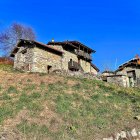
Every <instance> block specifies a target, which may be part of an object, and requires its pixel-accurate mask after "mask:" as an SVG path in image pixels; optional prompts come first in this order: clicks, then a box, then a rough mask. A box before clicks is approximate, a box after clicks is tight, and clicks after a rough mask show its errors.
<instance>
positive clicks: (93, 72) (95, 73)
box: [91, 66, 98, 75]
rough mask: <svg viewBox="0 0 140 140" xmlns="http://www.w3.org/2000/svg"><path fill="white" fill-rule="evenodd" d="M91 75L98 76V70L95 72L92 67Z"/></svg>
mask: <svg viewBox="0 0 140 140" xmlns="http://www.w3.org/2000/svg"><path fill="white" fill-rule="evenodd" d="M91 73H92V74H94V75H97V74H98V72H97V70H95V69H94V68H93V67H92V66H91Z"/></svg>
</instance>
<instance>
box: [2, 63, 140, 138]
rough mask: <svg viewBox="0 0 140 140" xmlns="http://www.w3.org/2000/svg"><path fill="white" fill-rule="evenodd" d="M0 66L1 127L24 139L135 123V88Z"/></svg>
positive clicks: (90, 134) (95, 132)
mask: <svg viewBox="0 0 140 140" xmlns="http://www.w3.org/2000/svg"><path fill="white" fill-rule="evenodd" d="M3 68H4V70H1V72H0V124H1V129H3V127H7V129H10V130H16V131H17V132H18V134H19V135H20V136H21V137H24V138H27V139H32V138H33V137H35V138H37V139H48V140H53V139H54V140H56V139H57V140H59V139H60V140H63V139H64V140H69V139H72V138H73V139H79V140H82V139H83V140H91V139H93V138H95V139H101V138H102V137H106V136H107V135H108V134H112V133H115V132H118V131H120V130H127V129H131V128H134V127H137V128H138V127H139V125H140V122H138V121H136V120H134V119H133V118H134V116H136V115H138V114H140V89H132V88H128V89H125V88H121V87H118V86H115V85H110V84H107V83H104V82H102V81H96V80H87V79H76V78H72V77H71V78H70V77H69V78H68V77H60V76H55V75H44V74H26V73H19V72H16V71H13V70H12V69H11V68H9V67H6V66H2V65H1V66H0V69H3ZM16 135H17V134H16Z"/></svg>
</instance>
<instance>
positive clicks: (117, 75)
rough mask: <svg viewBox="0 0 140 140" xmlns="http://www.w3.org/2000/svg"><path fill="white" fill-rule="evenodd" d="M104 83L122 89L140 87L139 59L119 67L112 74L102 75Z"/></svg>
mask: <svg viewBox="0 0 140 140" xmlns="http://www.w3.org/2000/svg"><path fill="white" fill-rule="evenodd" d="M103 75H104V77H106V82H109V83H115V84H117V85H120V86H124V87H140V58H139V57H136V58H133V59H131V60H129V61H128V62H126V63H124V64H122V65H120V66H119V68H118V69H117V70H116V71H115V72H114V74H113V73H112V74H108V73H106V72H105V73H103Z"/></svg>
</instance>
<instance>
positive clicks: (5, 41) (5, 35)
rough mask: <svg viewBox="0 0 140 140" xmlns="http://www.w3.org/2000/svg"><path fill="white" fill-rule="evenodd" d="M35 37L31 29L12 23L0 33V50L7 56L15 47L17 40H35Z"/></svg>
mask: <svg viewBox="0 0 140 140" xmlns="http://www.w3.org/2000/svg"><path fill="white" fill-rule="evenodd" d="M35 38H36V36H35V33H34V31H33V29H32V28H31V27H26V26H24V25H22V24H18V23H13V24H12V25H11V26H10V27H9V28H8V29H6V30H4V31H3V32H2V33H0V50H1V51H3V54H4V55H8V54H9V53H10V52H11V50H12V49H13V48H14V47H15V46H16V44H17V42H18V40H19V39H27V40H35Z"/></svg>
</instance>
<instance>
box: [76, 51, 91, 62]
mask: <svg viewBox="0 0 140 140" xmlns="http://www.w3.org/2000/svg"><path fill="white" fill-rule="evenodd" d="M76 54H77V55H78V56H82V57H84V58H86V59H88V60H92V58H91V55H90V54H88V53H86V52H84V51H82V50H76Z"/></svg>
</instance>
